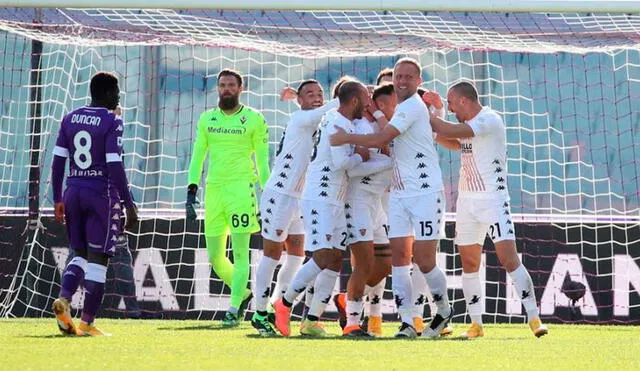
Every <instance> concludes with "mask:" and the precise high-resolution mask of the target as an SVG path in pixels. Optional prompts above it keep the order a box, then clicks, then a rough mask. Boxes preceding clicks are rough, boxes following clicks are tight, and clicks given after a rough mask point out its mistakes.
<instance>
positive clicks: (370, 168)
mask: <svg viewBox="0 0 640 371" xmlns="http://www.w3.org/2000/svg"><path fill="white" fill-rule="evenodd" d="M391 167H393V161H392V160H391V157H389V156H385V155H383V154H379V153H376V154H374V155H371V158H369V161H367V162H363V163H361V164H359V165H357V166H356V167H354V168H352V169H351V170H348V171H347V172H348V175H349V176H350V177H356V176H367V175H371V174H377V173H379V172H381V171H385V170H388V169H391Z"/></svg>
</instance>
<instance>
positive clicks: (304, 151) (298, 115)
mask: <svg viewBox="0 0 640 371" xmlns="http://www.w3.org/2000/svg"><path fill="white" fill-rule="evenodd" d="M338 105H339V103H338V100H337V99H333V100H331V101H329V102H328V103H327V104H325V105H324V106H322V107H319V108H316V109H312V110H299V111H295V112H293V113H292V114H291V118H290V119H289V122H288V123H287V127H286V128H285V131H284V132H283V133H282V138H280V143H279V144H278V148H277V150H276V158H275V160H274V163H273V168H272V169H271V176H270V177H269V180H268V181H267V184H266V185H265V188H270V189H273V190H275V191H276V192H279V193H284V194H287V195H290V196H293V197H298V198H299V197H300V194H301V193H302V190H303V188H304V176H305V173H306V171H307V166H309V160H310V158H311V151H312V150H313V136H314V133H315V132H316V130H318V124H319V123H320V120H322V116H324V115H325V114H326V113H327V112H328V111H330V110H332V109H335V108H337V107H338Z"/></svg>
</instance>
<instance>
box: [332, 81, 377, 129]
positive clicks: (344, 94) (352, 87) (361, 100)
mask: <svg viewBox="0 0 640 371" xmlns="http://www.w3.org/2000/svg"><path fill="white" fill-rule="evenodd" d="M338 100H339V101H340V108H338V111H340V112H341V113H342V114H343V115H344V116H345V117H347V118H349V119H351V120H354V119H359V118H362V115H363V113H364V109H365V107H366V106H367V105H368V104H369V91H368V90H367V87H366V86H364V84H362V83H361V82H360V81H353V80H350V81H345V82H344V83H343V84H342V86H340V89H339V91H338Z"/></svg>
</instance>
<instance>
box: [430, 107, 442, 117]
mask: <svg viewBox="0 0 640 371" xmlns="http://www.w3.org/2000/svg"><path fill="white" fill-rule="evenodd" d="M431 112H433V113H434V114H435V115H436V116H438V117H439V118H441V119H444V114H445V112H444V106H442V107H440V108H434V109H433V110H432V111H431Z"/></svg>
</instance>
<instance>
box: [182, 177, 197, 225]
mask: <svg viewBox="0 0 640 371" xmlns="http://www.w3.org/2000/svg"><path fill="white" fill-rule="evenodd" d="M196 192H198V186H197V185H195V184H190V185H189V190H188V191H187V203H186V205H185V207H186V209H187V219H188V220H196V218H197V217H198V214H197V213H196V208H195V205H198V204H199V203H200V202H198V199H197V198H196Z"/></svg>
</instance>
